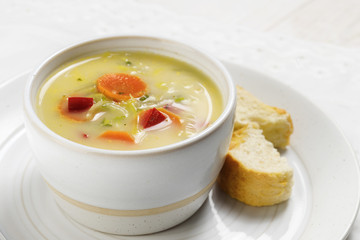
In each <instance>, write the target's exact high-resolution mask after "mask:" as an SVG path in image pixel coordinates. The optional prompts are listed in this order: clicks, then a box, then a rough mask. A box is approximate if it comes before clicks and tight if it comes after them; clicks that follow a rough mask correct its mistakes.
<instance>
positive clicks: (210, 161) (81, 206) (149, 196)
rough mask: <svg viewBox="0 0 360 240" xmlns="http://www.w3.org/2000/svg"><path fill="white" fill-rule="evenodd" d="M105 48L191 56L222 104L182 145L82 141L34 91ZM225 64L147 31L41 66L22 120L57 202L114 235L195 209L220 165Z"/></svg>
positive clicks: (165, 222) (228, 115)
mask: <svg viewBox="0 0 360 240" xmlns="http://www.w3.org/2000/svg"><path fill="white" fill-rule="evenodd" d="M108 50H125V51H126V50H140V51H150V52H155V53H160V54H164V55H167V56H171V57H175V58H177V59H180V60H183V61H186V62H188V63H190V64H192V65H193V66H195V67H197V68H198V69H200V70H202V71H203V72H205V73H206V74H208V75H209V76H210V77H211V78H212V79H213V80H214V82H215V83H216V85H217V86H218V87H219V89H220V91H221V94H222V97H223V102H224V107H223V112H222V114H221V116H220V117H219V118H218V119H217V120H216V121H215V122H214V123H213V124H212V125H211V126H210V127H209V128H207V129H206V130H204V131H203V132H201V133H199V134H198V135H196V136H194V137H192V138H189V139H187V140H184V141H182V142H179V143H175V144H171V145H167V146H163V147H159V148H154V149H146V150H139V151H116V150H105V149H98V148H93V147H88V146H85V145H81V144H78V143H75V142H72V141H70V140H67V139H65V138H63V137H61V136H59V135H57V134H56V133H54V132H52V131H51V130H50V129H49V128H48V127H46V126H45V125H44V123H43V122H42V121H41V120H40V119H39V117H38V116H37V114H36V108H35V106H36V102H35V101H36V94H37V92H38V89H39V87H40V85H41V84H42V82H43V81H44V80H45V79H46V77H47V76H48V75H49V74H50V73H51V72H52V71H54V70H55V69H56V68H57V67H58V66H60V65H62V64H63V63H65V62H68V61H70V60H72V59H74V58H76V57H79V56H82V55H86V54H90V53H95V52H102V51H108ZM235 96H236V93H235V87H234V84H233V82H232V80H231V77H230V75H229V73H228V72H227V70H226V69H225V68H224V66H223V65H222V64H221V63H220V62H219V61H217V60H216V59H214V58H212V57H210V56H209V55H207V54H205V53H203V52H201V51H199V50H197V49H195V48H193V47H190V46H189V45H186V44H183V43H179V42H176V41H172V40H167V39H163V38H157V37H149V36H114V37H107V38H102V39H95V40H91V41H87V42H83V43H80V44H77V45H74V46H71V47H69V48H66V49H64V50H62V51H60V52H58V53H56V54H54V55H53V56H51V57H50V58H48V59H47V60H46V61H45V62H44V63H43V64H41V65H40V66H39V67H38V68H37V70H36V71H35V72H34V74H33V75H32V76H31V79H30V80H29V82H28V83H27V86H26V88H25V97H24V106H25V126H26V130H27V135H28V138H29V141H30V145H31V147H32V149H33V152H34V155H35V158H36V161H37V164H38V167H39V169H40V172H41V174H42V176H43V178H44V179H45V181H46V183H47V184H48V186H49V188H50V189H51V190H52V192H53V193H54V196H55V199H56V201H57V203H58V205H59V206H60V207H61V208H62V209H63V211H64V212H65V213H66V214H68V215H69V216H70V217H71V218H73V219H74V220H75V221H77V222H79V223H81V224H83V225H85V226H88V227H90V228H93V229H96V230H99V231H102V232H107V233H114V234H124V235H138V234H148V233H153V232H157V231H161V230H165V229H168V228H170V227H172V226H175V225H177V224H179V223H181V222H183V221H184V220H186V219H187V218H189V217H190V216H191V215H192V214H194V213H195V212H196V210H198V209H199V208H200V206H201V205H202V204H203V202H204V201H205V199H206V198H207V196H208V192H209V191H210V189H211V187H212V185H213V184H214V182H215V180H216V178H217V175H218V173H219V171H220V169H221V167H222V165H223V160H224V156H225V154H226V152H227V148H228V144H229V141H230V137H231V133H232V128H233V118H234V111H235V99H236V97H235Z"/></svg>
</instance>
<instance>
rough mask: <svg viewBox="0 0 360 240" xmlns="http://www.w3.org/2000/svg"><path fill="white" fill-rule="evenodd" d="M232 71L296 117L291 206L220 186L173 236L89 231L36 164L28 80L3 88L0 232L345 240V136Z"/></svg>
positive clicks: (350, 187) (290, 153) (300, 100)
mask: <svg viewBox="0 0 360 240" xmlns="http://www.w3.org/2000/svg"><path fill="white" fill-rule="evenodd" d="M226 66H227V67H228V69H229V70H230V72H231V74H232V76H233V78H234V80H235V82H236V83H237V84H239V85H241V86H243V87H245V88H246V89H248V90H249V91H251V92H252V93H254V94H255V95H256V96H258V97H259V98H261V99H262V100H263V101H265V102H266V103H269V104H271V105H275V106H279V107H282V108H285V109H287V110H288V111H289V112H290V113H291V115H292V117H293V121H294V126H295V132H294V134H293V136H292V139H291V146H290V147H289V148H288V149H287V150H286V151H283V152H282V155H284V156H286V157H287V158H288V160H289V162H290V164H291V165H292V166H293V167H294V172H295V175H294V177H295V185H294V188H293V193H292V196H291V198H290V200H289V201H287V202H285V203H282V204H279V205H276V206H271V207H263V208H256V207H250V206H246V205H244V204H242V203H239V202H237V201H235V200H233V199H231V198H230V197H228V196H227V195H226V194H224V193H223V192H221V191H220V190H219V189H218V188H217V187H216V186H215V187H214V189H213V190H212V191H211V193H210V196H209V198H208V200H207V201H206V203H205V204H204V206H203V207H202V208H201V209H200V210H199V211H198V212H197V213H196V214H195V215H194V216H193V217H191V218H190V219H189V220H188V221H186V222H185V223H183V224H181V225H179V226H177V227H175V228H172V229H170V230H167V231H164V232H161V233H157V234H152V235H146V236H135V237H123V236H114V235H108V234H103V233H99V232H95V231H93V230H90V229H87V228H85V227H83V226H81V225H79V224H77V223H75V222H73V221H72V220H71V219H69V218H68V217H67V216H65V215H64V214H63V213H62V212H61V210H60V209H59V208H58V206H57V205H56V204H55V202H54V200H53V198H52V196H51V194H50V192H49V191H48V189H47V187H46V185H45V184H44V182H43V181H42V178H41V177H40V175H39V172H38V170H37V168H36V166H35V164H34V161H33V156H32V153H31V151H30V148H29V145H28V142H27V139H26V137H25V130H24V128H23V126H22V125H21V122H22V117H21V116H20V115H19V114H20V113H21V110H22V104H21V100H22V98H21V91H20V90H21V89H22V88H23V84H24V82H25V81H26V78H27V74H23V75H20V76H19V77H17V78H15V79H13V80H11V81H8V82H7V83H5V84H3V85H1V86H0V112H1V114H2V115H1V116H2V117H1V118H0V130H1V134H0V135H1V136H0V143H1V142H2V144H1V145H0V232H2V234H3V235H4V237H5V238H6V239H7V240H15V239H29V240H30V239H34V240H35V239H36V240H39V239H89V240H91V239H102V240H107V239H143V240H150V239H156V240H161V239H193V240H200V239H202V240H217V239H224V240H225V239H226V240H229V239H236V240H238V239H343V238H345V237H346V236H347V234H348V233H349V230H350V227H351V226H352V224H353V222H354V220H355V217H356V214H357V210H358V206H359V199H360V198H359V195H360V193H359V190H360V187H359V184H360V181H359V170H358V164H357V160H356V158H355V155H354V154H353V152H352V150H351V148H350V146H349V144H348V143H347V141H346V139H345V138H344V136H343V135H342V134H341V132H340V131H339V130H338V129H337V127H336V126H335V125H334V124H333V123H332V122H331V121H330V120H329V119H328V118H327V117H326V116H325V115H324V114H323V113H322V112H321V111H320V110H319V109H318V108H317V107H316V106H314V105H313V104H312V103H310V102H309V101H308V100H306V99H305V98H304V97H302V96H301V95H299V94H298V93H297V92H295V91H294V90H292V89H290V88H289V87H287V86H285V85H283V84H281V83H279V82H277V81H276V80H273V79H271V78H269V77H267V76H264V75H261V74H259V73H256V72H253V71H250V70H247V69H243V68H241V67H239V66H235V65H232V64H226ZM16 90H17V91H16ZM4 113H6V115H5V114H4ZM0 239H2V236H1V234H0Z"/></svg>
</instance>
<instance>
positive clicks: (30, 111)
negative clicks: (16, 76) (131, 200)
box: [23, 34, 236, 156]
mask: <svg viewBox="0 0 360 240" xmlns="http://www.w3.org/2000/svg"><path fill="white" fill-rule="evenodd" d="M119 38H138V39H141V38H142V39H153V40H156V41H167V42H171V43H173V44H177V45H182V46H185V47H188V48H190V49H192V50H193V51H194V52H196V54H200V55H203V57H205V58H207V59H208V60H209V61H210V62H211V63H212V64H214V65H215V66H216V67H217V68H218V69H219V70H220V71H221V73H222V74H223V75H224V77H225V78H224V79H225V81H226V82H227V86H228V90H229V95H228V97H227V100H228V101H227V102H226V104H225V106H224V108H223V111H222V113H221V114H220V116H219V117H218V118H217V119H216V120H215V121H214V122H213V123H212V124H211V125H210V126H209V127H207V128H206V129H204V130H202V131H201V132H199V133H197V134H195V135H194V136H192V137H190V138H187V139H184V140H182V141H179V142H176V143H172V144H169V145H164V146H160V147H155V148H148V149H139V150H113V149H103V148H97V147H92V146H86V145H84V144H81V143H77V142H75V141H72V140H69V139H67V138H65V137H62V136H61V135H59V134H57V133H55V132H54V131H52V130H51V129H50V128H49V127H47V126H46V125H45V124H44V123H43V122H42V121H41V120H40V118H39V116H38V115H37V114H36V111H35V109H34V108H35V107H34V106H33V104H32V97H31V92H32V89H33V88H34V81H35V79H36V77H37V76H38V75H39V73H40V72H41V71H43V69H44V68H45V67H46V65H47V64H48V63H49V62H51V61H52V60H53V59H54V58H56V57H58V56H61V55H62V54H64V53H66V52H69V51H72V50H74V49H76V48H79V47H81V46H85V45H88V44H92V43H96V42H101V41H107V40H114V39H119ZM149 49H151V48H149ZM36 90H38V89H36ZM23 102H24V113H25V119H26V118H27V119H28V120H29V121H30V122H32V124H33V125H34V126H35V127H36V128H38V130H40V131H41V132H42V133H43V134H45V135H46V136H48V137H50V139H51V140H54V141H55V142H57V143H60V144H61V145H65V146H66V147H71V148H73V149H75V150H77V151H83V152H86V153H95V154H110V155H119V156H139V155H151V154H158V153H162V152H168V151H174V150H177V149H181V148H184V147H186V146H188V145H191V144H193V143H195V142H198V141H200V140H201V139H203V138H205V137H206V136H208V135H209V134H211V133H212V132H214V131H216V130H217V129H218V128H219V127H220V126H221V125H222V124H223V123H224V122H225V121H226V120H227V118H228V117H229V116H230V114H231V113H232V112H234V110H235V107H236V88H235V83H234V81H233V80H232V77H231V75H230V73H229V72H228V70H227V69H226V68H225V66H224V65H223V64H222V63H221V62H220V61H219V60H218V59H216V58H214V57H212V56H211V55H209V54H208V53H207V52H206V51H204V50H203V49H201V48H199V47H198V46H196V47H195V46H193V45H192V44H190V43H188V42H185V41H179V40H175V39H171V38H166V37H163V36H153V35H138V34H131V35H128V34H126V35H121V34H118V35H112V36H105V37H97V38H91V39H88V40H82V41H80V42H77V43H75V44H72V45H70V46H68V47H65V48H62V49H60V50H58V51H56V52H55V53H53V54H52V55H50V56H49V57H47V58H45V60H43V61H42V63H41V64H40V65H38V67H36V68H35V70H34V71H33V74H31V75H30V79H29V80H28V81H27V83H26V85H25V90H24V97H23ZM232 121H233V119H232Z"/></svg>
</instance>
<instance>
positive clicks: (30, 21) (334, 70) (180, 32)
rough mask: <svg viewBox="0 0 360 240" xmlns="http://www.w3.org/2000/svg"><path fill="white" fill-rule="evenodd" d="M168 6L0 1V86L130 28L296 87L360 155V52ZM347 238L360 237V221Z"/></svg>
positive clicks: (114, 2) (132, 30)
mask: <svg viewBox="0 0 360 240" xmlns="http://www.w3.org/2000/svg"><path fill="white" fill-rule="evenodd" d="M171 2H172V1H169V3H168V4H172V3H171ZM219 2H221V1H219ZM177 4H181V3H179V2H177ZM189 7H191V6H189ZM167 9H168V8H166V7H165V6H161V5H157V4H149V3H146V2H145V1H142V2H137V1H128V0H123V1H115V0H114V1H96V0H90V1H65V2H64V1H14V2H11V1H9V2H5V1H4V2H1V3H0V85H1V84H3V83H5V82H6V81H11V79H12V78H14V77H16V76H18V75H19V74H22V73H25V72H28V71H31V70H32V69H33V68H34V67H35V66H36V65H37V64H39V63H40V62H41V61H42V60H44V58H46V57H47V56H49V55H50V54H51V53H53V52H54V51H56V50H59V49H61V48H63V47H65V46H67V45H69V44H73V43H76V42H78V41H80V40H84V39H88V38H93V37H100V36H105V35H113V34H127V33H128V34H131V33H135V34H152V35H160V36H165V37H169V38H174V39H179V40H182V41H186V42H189V43H191V44H193V45H196V46H199V47H201V48H203V49H204V50H206V51H208V52H210V53H211V54H213V55H215V56H217V57H218V58H219V59H221V60H223V61H228V62H232V63H236V64H239V65H242V66H245V67H248V68H251V69H254V70H256V71H259V72H262V73H264V74H266V75H269V76H271V77H274V78H276V79H278V80H280V81H281V82H283V83H285V84H286V85H288V86H290V87H292V88H294V89H296V90H297V91H299V92H300V93H302V94H303V95H305V96H306V97H307V98H309V99H310V100H312V101H313V102H314V103H315V104H316V105H318V106H319V107H320V108H321V109H322V110H323V111H325V112H326V113H327V114H328V115H329V117H330V118H331V119H333V120H334V121H335V122H337V123H338V125H339V127H340V128H341V129H342V130H343V131H344V134H345V136H346V137H347V138H348V140H349V141H350V143H351V145H352V146H353V148H354V150H355V153H356V155H357V156H358V157H359V154H360V124H359V123H360V94H359V93H360V49H346V48H341V47H336V46H332V45H326V44H319V43H317V44H316V43H310V42H304V41H300V40H296V39H292V38H290V37H285V36H278V35H273V34H268V33H267V34H266V33H260V32H256V31H253V30H251V29H245V28H244V27H241V25H239V24H238V22H237V21H236V16H225V15H224V16H223V19H224V21H221V22H219V21H216V20H214V19H212V18H207V17H204V16H202V17H200V16H199V17H194V15H191V16H187V15H186V14H179V13H175V12H171V11H169V10H167ZM219 14H222V11H221V6H219ZM232 17H233V18H232ZM217 19H219V17H218V18H217ZM1 117H2V118H3V117H6V116H5V115H4V113H1ZM348 239H360V219H359V220H357V221H356V223H355V226H354V227H353V230H352V232H351V234H350V236H349V238H348Z"/></svg>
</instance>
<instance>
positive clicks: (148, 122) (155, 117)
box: [140, 108, 166, 128]
mask: <svg viewBox="0 0 360 240" xmlns="http://www.w3.org/2000/svg"><path fill="white" fill-rule="evenodd" d="M165 119H166V116H165V115H164V114H162V113H161V112H160V111H159V110H157V109H156V108H151V109H148V110H145V111H144V112H142V113H141V115H140V125H141V126H142V127H143V128H149V127H152V126H154V125H156V124H159V123H161V122H162V121H164V120H165Z"/></svg>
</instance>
